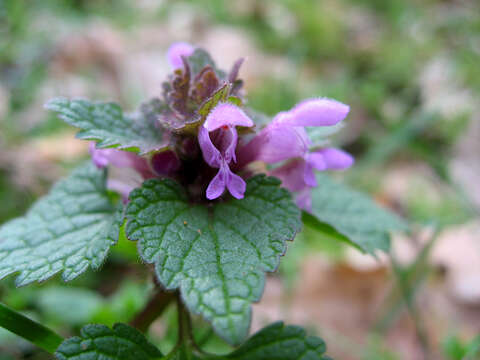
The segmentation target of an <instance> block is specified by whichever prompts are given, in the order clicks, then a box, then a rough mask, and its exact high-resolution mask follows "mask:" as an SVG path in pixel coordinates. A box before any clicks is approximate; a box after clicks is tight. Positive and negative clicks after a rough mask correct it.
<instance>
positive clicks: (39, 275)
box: [0, 163, 122, 286]
mask: <svg viewBox="0 0 480 360" xmlns="http://www.w3.org/2000/svg"><path fill="white" fill-rule="evenodd" d="M105 179H106V172H105V171H103V170H99V169H97V168H96V167H95V166H94V165H93V164H91V163H88V164H86V165H83V166H81V167H79V168H77V169H76V170H74V171H73V173H72V174H71V175H70V176H69V177H68V178H66V179H64V180H61V181H59V182H58V183H57V184H56V185H55V186H54V187H53V188H52V190H51V191H50V193H49V194H48V195H46V196H45V197H44V198H42V199H40V200H39V201H38V202H37V203H36V204H34V205H33V207H32V208H31V209H30V210H29V211H28V213H27V214H26V215H25V216H24V217H21V218H17V219H14V220H11V221H10V222H8V223H6V224H4V225H3V226H2V227H0V278H3V277H5V276H7V275H9V274H12V273H16V272H20V275H19V277H18V278H17V280H16V283H17V285H19V286H21V285H26V284H29V283H31V282H33V281H43V280H46V279H48V278H50V277H51V276H53V275H55V274H56V273H58V272H62V277H63V279H64V280H65V281H70V280H72V279H74V278H76V277H77V276H78V275H80V274H81V273H83V272H84V271H85V270H86V269H87V268H88V267H89V266H91V267H92V268H94V269H97V268H99V267H100V266H101V265H102V263H103V261H104V260H105V257H106V256H107V253H108V250H109V248H110V246H112V245H114V244H115V243H116V242H117V240H118V233H119V227H120V225H121V221H122V211H121V209H119V210H117V211H116V210H115V206H114V205H112V203H111V202H110V199H109V196H108V193H107V189H106V186H105Z"/></svg>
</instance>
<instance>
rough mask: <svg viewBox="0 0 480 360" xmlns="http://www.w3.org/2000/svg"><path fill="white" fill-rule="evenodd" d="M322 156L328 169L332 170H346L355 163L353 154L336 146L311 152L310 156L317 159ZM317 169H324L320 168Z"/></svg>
mask: <svg viewBox="0 0 480 360" xmlns="http://www.w3.org/2000/svg"><path fill="white" fill-rule="evenodd" d="M319 157H321V158H322V159H323V161H324V163H325V165H326V169H331V170H345V169H348V168H349V167H350V166H352V165H353V163H354V162H355V160H354V158H353V156H352V155H350V154H349V153H347V152H345V151H343V150H340V149H335V148H325V149H321V150H318V151H315V152H314V153H312V154H310V158H311V159H312V158H313V159H317V158H319ZM316 169H317V170H324V169H318V168H316Z"/></svg>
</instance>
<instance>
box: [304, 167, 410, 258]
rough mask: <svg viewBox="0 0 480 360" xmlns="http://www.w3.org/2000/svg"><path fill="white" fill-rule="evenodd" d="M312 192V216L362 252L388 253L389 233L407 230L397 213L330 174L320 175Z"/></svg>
mask: <svg viewBox="0 0 480 360" xmlns="http://www.w3.org/2000/svg"><path fill="white" fill-rule="evenodd" d="M317 180H318V186H317V187H316V188H314V189H313V190H312V215H313V216H315V217H316V218H317V219H318V220H320V221H321V222H325V223H327V224H329V225H331V226H332V227H333V228H334V229H336V230H337V231H338V232H339V233H340V234H343V235H345V236H346V237H347V238H348V239H349V240H350V241H351V242H353V243H354V244H355V245H357V246H358V247H359V248H360V249H361V250H363V251H365V252H367V253H371V254H373V253H374V252H375V251H376V250H377V249H378V250H383V251H388V250H389V248H390V232H392V231H402V230H406V224H405V223H404V221H403V220H402V219H400V218H399V217H398V216H396V215H395V214H393V213H391V212H389V211H388V210H386V209H383V208H381V207H380V206H378V205H377V204H375V203H374V202H373V201H372V200H371V199H369V198H368V197H367V196H366V195H364V194H362V193H360V192H358V191H355V190H353V189H351V188H349V187H347V186H345V185H341V184H338V183H336V182H334V181H333V180H332V179H330V178H329V177H328V176H327V175H324V174H318V175H317Z"/></svg>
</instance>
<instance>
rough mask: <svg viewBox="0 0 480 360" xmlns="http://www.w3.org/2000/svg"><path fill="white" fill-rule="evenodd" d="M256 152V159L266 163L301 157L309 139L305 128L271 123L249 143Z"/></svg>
mask: <svg viewBox="0 0 480 360" xmlns="http://www.w3.org/2000/svg"><path fill="white" fill-rule="evenodd" d="M246 146H247V147H249V148H250V149H249V150H250V151H254V148H255V147H256V148H257V149H255V152H256V159H255V160H261V161H264V162H266V163H268V164H272V163H276V162H279V161H283V160H287V159H291V158H295V157H303V156H304V155H305V154H306V152H307V151H308V146H309V140H308V136H307V134H306V132H305V129H303V128H301V127H292V126H289V125H286V124H281V123H272V124H270V125H269V126H267V127H266V128H265V129H263V130H262V131H261V132H260V134H259V135H257V136H256V137H255V138H254V139H253V140H252V141H251V142H250V143H249V144H247V145H246Z"/></svg>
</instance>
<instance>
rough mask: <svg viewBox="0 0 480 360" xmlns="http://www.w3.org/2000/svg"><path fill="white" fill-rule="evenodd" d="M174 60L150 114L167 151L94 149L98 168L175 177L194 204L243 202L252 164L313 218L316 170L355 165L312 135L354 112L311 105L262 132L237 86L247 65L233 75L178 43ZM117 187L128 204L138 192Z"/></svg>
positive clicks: (329, 104) (317, 102) (330, 103)
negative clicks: (278, 182) (294, 197)
mask: <svg viewBox="0 0 480 360" xmlns="http://www.w3.org/2000/svg"><path fill="white" fill-rule="evenodd" d="M199 59H200V60H201V61H198V60H199ZM168 60H169V62H170V64H171V66H172V68H173V70H174V72H173V74H172V75H171V76H170V77H169V79H168V81H167V82H165V83H164V84H163V98H162V99H160V98H158V99H154V100H152V101H151V102H150V103H149V104H146V105H145V106H144V107H143V109H144V113H145V116H150V117H153V119H154V121H156V122H157V124H158V128H159V131H160V130H161V131H164V133H165V134H166V137H167V138H168V146H167V147H166V148H165V150H163V151H159V152H154V153H152V154H149V155H148V156H146V157H141V156H139V155H136V154H134V153H131V152H125V151H120V150H116V149H96V148H95V147H94V146H92V147H91V154H92V158H93V161H94V163H95V164H96V165H97V166H98V167H105V166H107V165H109V164H111V165H113V166H116V167H127V168H131V169H134V170H135V171H136V172H137V173H138V174H140V175H141V177H142V179H148V178H151V177H171V178H174V179H176V180H177V181H179V182H181V183H182V184H183V185H185V187H186V188H187V189H188V191H189V193H190V195H191V196H192V199H194V200H199V201H205V199H208V200H215V199H217V198H220V197H222V195H224V194H225V193H226V192H228V193H230V194H231V195H232V196H233V197H235V198H237V199H241V198H243V196H244V193H245V188H246V184H245V178H246V177H248V176H251V175H252V173H254V170H252V169H255V168H258V167H254V166H252V163H257V162H263V163H265V164H267V165H268V167H264V168H268V169H269V170H266V171H267V172H268V174H269V175H272V176H276V177H278V178H279V179H280V180H281V181H282V184H283V186H284V187H285V188H287V189H289V190H290V191H292V192H295V193H296V194H297V203H298V205H299V206H300V207H301V208H303V209H306V210H309V209H310V208H311V197H310V190H311V188H313V187H315V186H317V185H318V184H317V181H316V178H315V174H314V170H318V171H324V170H343V169H346V168H348V167H350V166H351V165H352V164H353V158H352V156H350V155H349V154H348V153H346V152H344V151H342V150H340V149H336V148H331V147H325V146H323V144H320V145H319V144H315V143H313V142H312V141H311V140H310V138H309V136H308V132H307V130H306V129H307V128H310V127H331V126H334V125H336V124H338V123H339V122H341V121H342V120H343V119H344V118H345V117H346V116H347V114H348V112H349V107H348V106H347V105H345V104H342V103H340V102H338V101H335V100H331V99H327V98H315V99H309V100H305V101H303V102H301V103H299V104H297V105H296V106H295V107H293V108H292V109H291V110H289V111H285V112H281V113H279V114H277V115H276V116H275V117H274V118H273V120H272V121H271V122H270V123H269V124H267V125H266V126H264V127H263V128H262V127H261V125H260V124H256V123H255V121H254V120H255V116H254V115H252V114H253V112H251V111H249V110H248V108H247V107H246V106H244V100H243V98H242V90H241V87H242V81H241V80H239V79H237V77H238V72H239V68H240V66H241V64H242V61H243V59H240V60H239V61H237V62H236V63H235V64H234V66H233V68H232V70H231V71H230V73H228V74H226V73H224V72H223V71H221V70H218V69H216V67H215V64H214V63H213V61H211V59H210V58H209V56H208V54H207V53H205V52H204V51H203V50H200V49H195V48H194V47H193V46H191V45H190V44H186V43H177V44H174V45H172V46H171V47H170V49H169V51H168ZM111 186H112V187H113V188H115V190H117V191H120V192H121V193H122V194H123V195H124V198H125V201H127V198H128V193H129V191H130V190H131V187H129V186H125V185H122V184H121V183H112V184H111ZM202 199H203V200H202Z"/></svg>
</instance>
